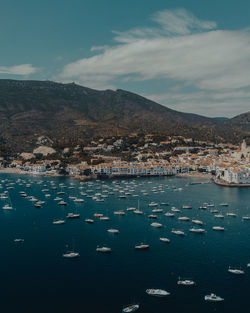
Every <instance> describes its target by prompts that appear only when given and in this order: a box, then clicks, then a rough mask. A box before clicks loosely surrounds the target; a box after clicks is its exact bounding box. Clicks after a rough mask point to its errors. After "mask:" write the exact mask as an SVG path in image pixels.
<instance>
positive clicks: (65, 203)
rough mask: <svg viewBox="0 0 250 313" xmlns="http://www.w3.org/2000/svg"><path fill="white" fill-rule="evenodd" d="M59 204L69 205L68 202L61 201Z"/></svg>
mask: <svg viewBox="0 0 250 313" xmlns="http://www.w3.org/2000/svg"><path fill="white" fill-rule="evenodd" d="M58 204H59V205H67V202H65V201H63V200H61V201H59V202H58Z"/></svg>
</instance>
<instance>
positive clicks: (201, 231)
mask: <svg viewBox="0 0 250 313" xmlns="http://www.w3.org/2000/svg"><path fill="white" fill-rule="evenodd" d="M189 231H190V232H192V233H197V234H203V233H205V229H204V228H199V227H195V226H194V227H192V228H190V229H189Z"/></svg>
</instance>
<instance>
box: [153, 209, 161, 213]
mask: <svg viewBox="0 0 250 313" xmlns="http://www.w3.org/2000/svg"><path fill="white" fill-rule="evenodd" d="M152 212H153V213H162V212H163V209H153V210H152Z"/></svg>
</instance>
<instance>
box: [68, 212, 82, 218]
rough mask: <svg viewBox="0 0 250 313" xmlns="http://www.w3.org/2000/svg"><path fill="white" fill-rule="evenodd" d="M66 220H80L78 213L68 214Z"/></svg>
mask: <svg viewBox="0 0 250 313" xmlns="http://www.w3.org/2000/svg"><path fill="white" fill-rule="evenodd" d="M66 217H67V218H80V214H78V213H68V215H67V216H66Z"/></svg>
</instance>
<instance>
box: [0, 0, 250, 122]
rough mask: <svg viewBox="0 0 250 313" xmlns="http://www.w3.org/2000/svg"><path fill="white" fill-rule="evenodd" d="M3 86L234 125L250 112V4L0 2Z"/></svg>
mask: <svg viewBox="0 0 250 313" xmlns="http://www.w3.org/2000/svg"><path fill="white" fill-rule="evenodd" d="M0 78H8V79H25V80H26V79H29V80H34V79H35V80H53V81H57V82H62V83H69V82H75V83H77V84H80V85H83V86H86V87H90V88H94V89H98V90H103V89H113V90H116V89H125V90H128V91H131V92H134V93H138V94H140V95H143V96H145V97H147V98H149V99H151V100H154V101H156V102H158V103H160V104H162V105H165V106H167V107H169V108H172V109H174V110H178V111H183V112H190V113H196V114H201V115H205V116H210V117H219V116H220V117H233V116H236V115H238V114H241V113H244V112H248V111H250V1H249V0H237V1H236V0H154V1H152V0H133V1H132V0H126V1H124V0H70V1H69V0H60V1H59V0H50V1H48V0H43V1H40V0H22V1H20V0H1V1H0Z"/></svg>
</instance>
